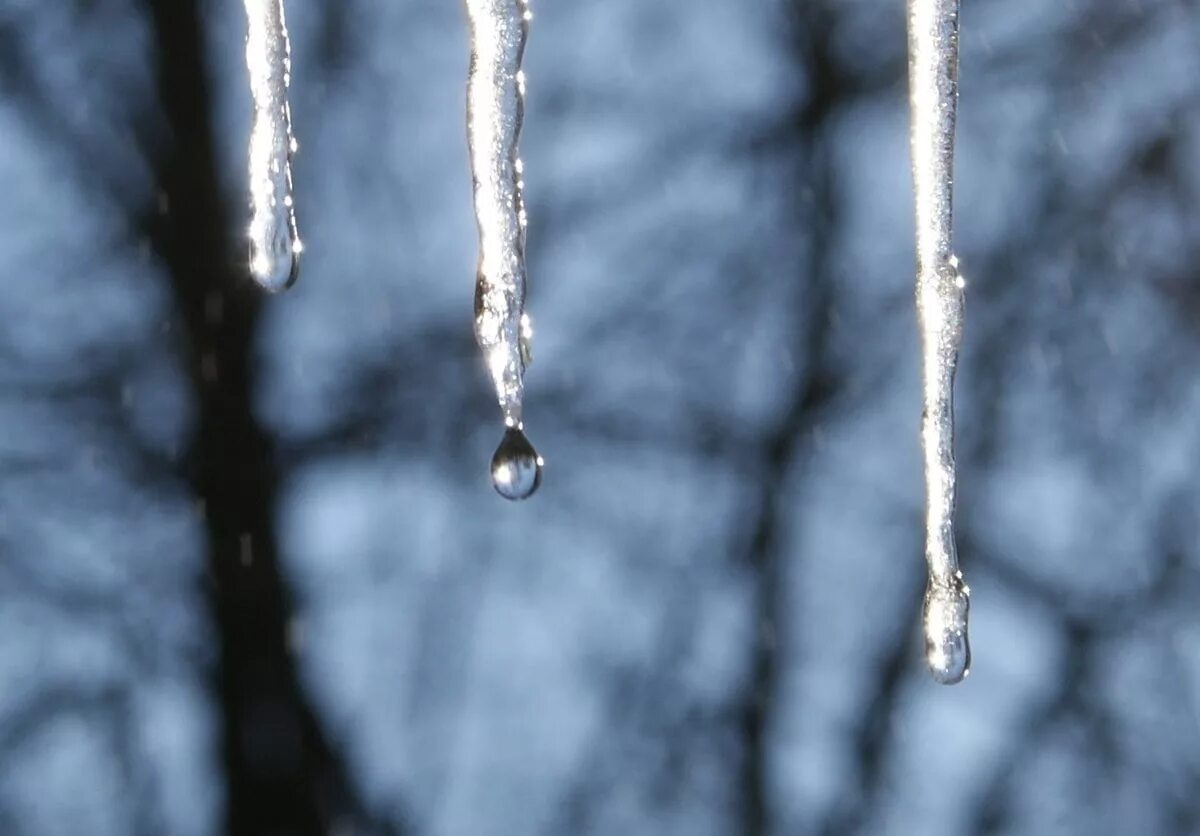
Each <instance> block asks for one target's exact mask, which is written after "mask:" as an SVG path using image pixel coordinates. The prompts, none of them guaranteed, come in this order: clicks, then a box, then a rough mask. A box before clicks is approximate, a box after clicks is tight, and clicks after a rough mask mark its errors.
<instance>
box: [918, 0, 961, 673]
mask: <svg viewBox="0 0 1200 836" xmlns="http://www.w3.org/2000/svg"><path fill="white" fill-rule="evenodd" d="M958 9H959V0H908V51H909V54H908V73H909V104H910V108H911V112H912V134H911V145H912V168H913V184H914V187H915V192H916V231H917V288H916V290H917V316H918V319H919V321H920V328H921V350H922V374H923V379H924V407H925V409H924V414H923V416H922V420H921V440H922V443H923V445H924V450H925V483H926V490H927V492H928V497H927V509H926V543H925V559H926V561H927V562H928V564H929V583H928V586H927V587H926V590H925V612H924V632H925V655H926V661H927V663H928V665H929V670H930V671H931V672H932V673H933V677H934V679H936V680H937V681H938V682H941V683H944V684H952V683H955V682H959V681H961V680H962V679H963V677H965V676H966V675H967V672H968V670H969V668H970V664H971V650H970V645H969V644H968V642H967V614H968V610H969V595H970V590H969V589H968V588H967V586H966V584H965V583H963V578H962V572H960V571H959V568H958V556H957V554H956V551H955V545H954V400H953V398H954V370H955V367H956V365H957V363H958V348H959V344H960V343H961V341H962V328H963V323H962V316H963V287H964V282H963V279H962V276H961V275H960V274H959V272H958V260H957V259H956V258H955V257H954V255H953V251H952V249H951V223H952V195H953V174H954V172H953V166H954V122H955V109H956V106H957V97H958Z"/></svg>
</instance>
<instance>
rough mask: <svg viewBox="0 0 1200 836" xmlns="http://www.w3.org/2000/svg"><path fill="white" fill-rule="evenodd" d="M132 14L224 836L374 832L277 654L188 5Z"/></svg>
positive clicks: (242, 315)
mask: <svg viewBox="0 0 1200 836" xmlns="http://www.w3.org/2000/svg"><path fill="white" fill-rule="evenodd" d="M144 3H145V7H146V8H147V10H148V12H149V15H150V18H151V22H152V31H153V33H154V36H155V38H156V41H157V47H158V86H159V89H158V93H159V96H160V99H161V104H162V107H163V111H164V114H165V117H166V126H167V129H168V136H167V139H166V140H165V141H164V143H163V145H162V147H161V148H159V149H158V153H157V155H156V163H155V165H156V176H157V182H158V185H159V188H160V189H161V193H162V195H163V198H162V199H163V202H164V203H163V208H164V211H163V212H162V213H160V214H159V215H158V216H157V217H156V219H155V220H154V221H152V222H151V226H152V227H153V229H152V236H151V237H152V240H153V241H154V243H155V246H156V248H157V252H158V254H159V257H160V258H161V259H162V260H163V262H164V264H165V267H166V270H167V272H168V274H169V277H170V282H171V288H172V290H173V292H174V296H175V302H176V306H177V311H178V314H179V319H180V321H181V323H182V325H183V332H184V333H183V338H182V343H183V346H184V348H183V350H184V351H185V352H186V354H187V357H186V359H187V362H188V368H189V373H190V377H191V381H192V383H193V387H194V393H195V398H196V403H197V407H198V425H197V428H196V433H195V436H194V438H193V439H192V441H191V446H190V448H189V449H188V450H187V453H186V464H187V468H188V471H187V473H188V477H189V479H190V482H191V485H192V487H193V489H194V491H195V495H196V497H197V499H198V502H199V505H200V507H201V509H202V514H203V520H204V525H205V529H206V532H207V536H208V566H209V581H210V589H209V593H210V600H211V604H212V614H213V618H214V620H215V625H216V628H217V631H218V637H219V642H220V664H219V671H218V673H217V676H216V681H215V690H216V695H217V699H218V704H219V708H220V712H221V718H222V721H223V724H224V730H223V736H222V750H223V751H222V754H223V759H224V760H223V767H224V777H225V789H226V796H227V797H226V804H227V808H226V817H227V832H229V833H231V834H236V836H272V835H273V834H280V836H282V835H283V834H289V836H290V835H291V834H327V833H330V832H331V831H333V830H335V829H337V828H338V827H339V826H346V827H349V828H351V832H354V833H362V832H364V831H367V832H378V831H379V830H380V828H379V827H377V826H375V825H373V824H371V823H370V822H369V821H367V816H366V815H365V812H364V810H363V809H362V805H361V804H360V803H359V800H358V799H357V797H356V795H355V793H354V791H353V785H352V783H351V781H350V780H349V777H348V776H347V774H346V772H345V768H344V765H343V763H342V762H341V759H340V758H339V757H338V755H337V753H336V752H335V751H334V749H333V748H332V747H331V746H330V744H329V741H328V740H327V739H326V738H325V736H324V734H323V732H322V730H321V727H320V724H319V722H318V719H317V717H316V715H315V713H314V711H313V709H312V707H311V706H310V704H309V702H308V700H307V698H306V695H305V693H304V689H303V688H302V687H301V685H300V682H299V680H298V676H297V668H296V663H295V660H294V658H293V655H292V652H291V649H290V647H289V642H288V633H289V630H288V625H289V622H290V619H291V618H292V611H293V606H292V601H291V600H290V597H289V593H288V589H287V586H286V584H285V582H284V579H283V577H282V573H281V569H280V563H279V552H278V546H277V543H276V538H275V534H274V527H273V523H274V513H275V506H276V501H277V498H278V487H279V486H278V476H277V470H276V465H275V462H274V461H273V453H272V447H271V443H270V439H269V438H268V437H267V435H266V433H265V432H264V430H263V428H262V427H261V426H260V425H259V423H258V422H257V421H256V419H255V416H254V413H253V410H252V395H253V393H254V391H255V379H254V372H255V369H254V365H253V363H252V356H251V352H252V349H253V346H254V337H255V333H256V329H257V325H258V322H259V314H260V310H261V306H262V304H263V299H262V296H261V295H260V292H259V291H258V290H257V288H256V287H255V286H254V284H253V283H252V282H251V280H250V279H249V277H248V274H247V271H246V269H245V266H244V264H245V260H244V257H239V254H240V251H241V250H243V249H244V247H242V246H241V242H240V241H238V240H237V237H236V235H235V234H234V232H233V230H235V229H237V228H239V227H240V223H238V222H237V218H236V217H234V216H233V215H231V213H230V212H229V211H228V207H227V206H226V205H224V203H225V202H224V201H223V200H222V198H221V194H220V189H219V185H218V178H217V166H216V161H215V155H214V148H213V142H212V124H211V115H212V101H211V96H210V91H209V89H208V75H207V73H206V67H205V61H204V46H203V32H202V28H201V22H200V13H199V10H198V8H197V3H196V0H144ZM247 106H249V105H247Z"/></svg>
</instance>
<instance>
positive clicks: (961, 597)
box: [924, 573, 971, 685]
mask: <svg viewBox="0 0 1200 836" xmlns="http://www.w3.org/2000/svg"><path fill="white" fill-rule="evenodd" d="M970 596H971V590H970V589H968V588H967V586H966V584H964V583H963V581H962V574H961V573H955V574H954V575H953V576H952V577H951V578H950V579H949V581H941V580H938V579H935V578H930V580H929V585H928V586H927V587H926V588H925V619H924V626H925V662H926V664H927V665H928V666H929V672H930V673H931V674H933V678H934V681H936V682H938V683H939V684H941V685H954V684H956V683H958V682H962V681H963V680H964V679H966V678H967V675H968V674H969V673H970V672H971V644H970V641H969V640H968V638H967V617H968V615H969V613H970V608H971V597H970Z"/></svg>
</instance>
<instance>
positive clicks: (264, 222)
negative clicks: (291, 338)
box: [246, 0, 303, 292]
mask: <svg viewBox="0 0 1200 836" xmlns="http://www.w3.org/2000/svg"><path fill="white" fill-rule="evenodd" d="M246 18H247V21H248V23H249V25H248V28H247V34H246V67H247V68H248V70H249V72H250V92H251V94H252V95H253V97H254V125H253V128H252V129H251V133H250V153H249V158H250V166H249V169H250V229H249V235H250V273H251V275H253V276H254V280H255V281H257V282H258V283H259V284H260V285H262V286H263V287H264V288H265V289H267V290H269V291H272V292H274V291H279V290H283V289H284V288H287V287H290V286H291V285H292V283H293V282H295V281H296V276H297V275H298V274H299V268H300V251H301V250H302V249H303V247H302V245H301V243H300V235H299V232H298V231H297V229H296V208H295V204H294V201H293V199H292V154H293V153H295V151H296V140H295V138H294V137H293V135H292V115H291V110H290V108H289V107H288V100H287V91H288V84H289V82H290V80H291V72H292V66H291V64H292V59H291V45H290V44H289V42H288V34H287V23H286V22H285V20H284V16H283V0H246Z"/></svg>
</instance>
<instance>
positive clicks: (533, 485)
mask: <svg viewBox="0 0 1200 836" xmlns="http://www.w3.org/2000/svg"><path fill="white" fill-rule="evenodd" d="M541 483H542V457H541V456H539V455H538V453H537V450H535V449H533V445H532V444H530V443H529V439H528V438H526V437H525V433H523V432H522V431H521V428H520V427H509V428H508V430H506V431H505V433H504V438H503V439H501V441H500V446H499V447H497V448H496V455H494V456H492V484H493V485H494V486H495V488H496V492H497V493H499V494H500V495H501V496H502V497H504V498H505V499H512V500H517V499H527V498H529V497H530V496H532V495H533V492H534V491H536V490H537V489H538V485H540V484H541Z"/></svg>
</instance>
